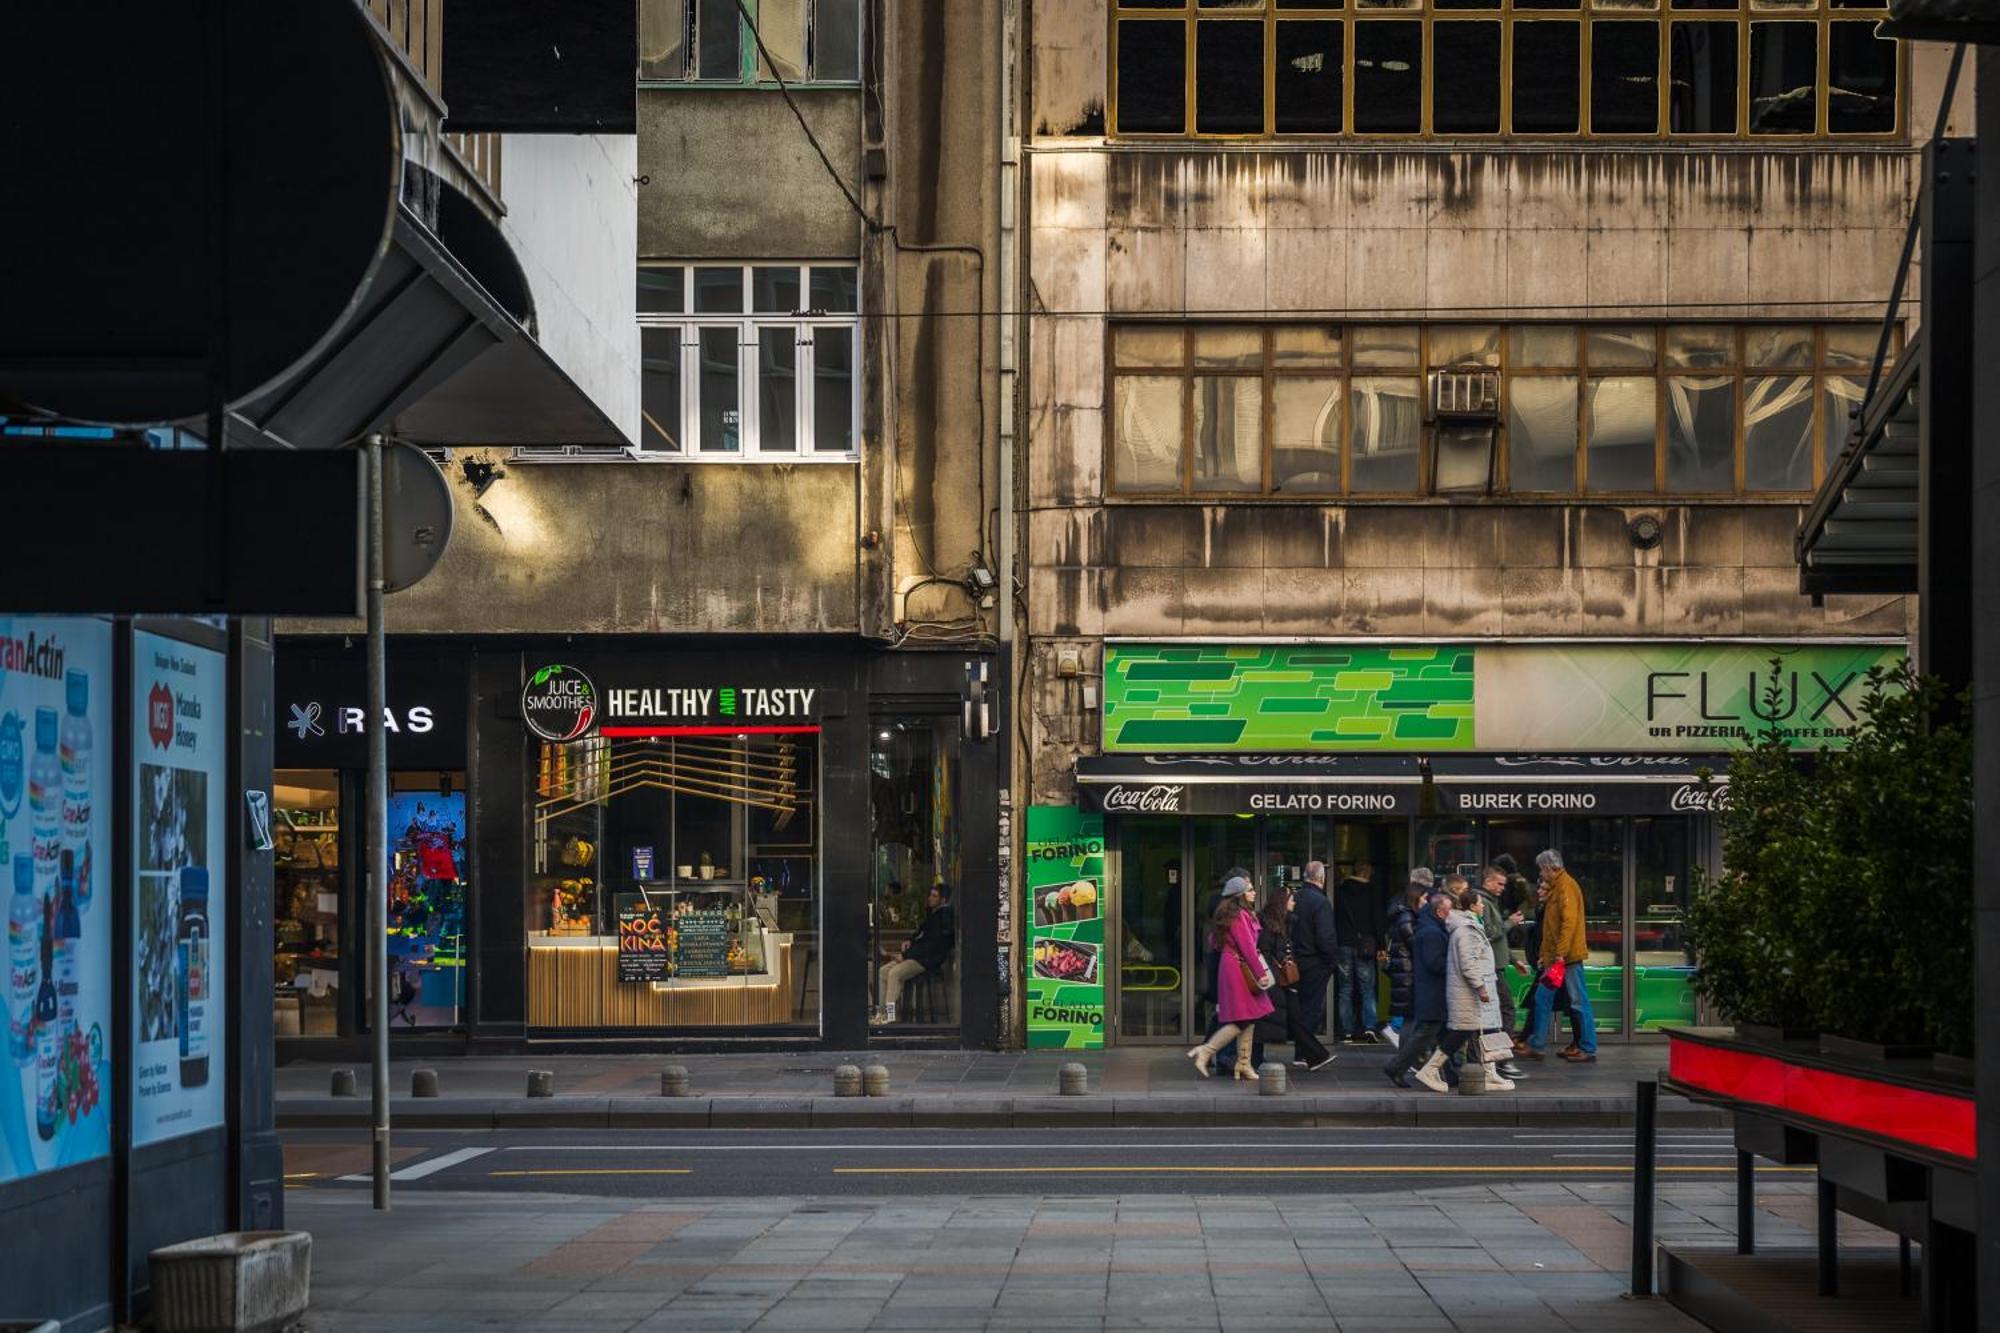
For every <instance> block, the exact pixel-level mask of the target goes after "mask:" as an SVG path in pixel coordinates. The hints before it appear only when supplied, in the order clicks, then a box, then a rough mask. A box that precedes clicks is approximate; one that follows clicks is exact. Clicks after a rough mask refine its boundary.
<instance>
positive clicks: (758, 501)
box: [279, 463, 856, 634]
mask: <svg viewBox="0 0 2000 1333" xmlns="http://www.w3.org/2000/svg"><path fill="white" fill-rule="evenodd" d="M505 472H506V475H505V476H503V477H501V478H499V479H498V480H496V481H494V483H493V484H492V485H491V486H490V487H489V488H488V489H487V491H486V493H485V494H484V495H481V496H477V497H475V496H474V494H473V490H472V487H471V486H470V485H469V484H468V483H466V482H465V480H464V479H463V477H462V475H460V473H459V470H458V469H457V468H455V467H454V468H453V469H451V475H452V483H453V484H452V493H453V497H454V501H455V504H456V516H455V522H456V529H455V531H454V533H453V536H452V542H451V547H450V549H449V550H448V551H446V553H445V558H444V560H443V561H442V562H441V563H440V564H439V566H438V568H437V569H436V570H435V571H433V572H432V574H431V576H430V577H429V578H427V579H425V580H424V581H423V582H422V583H419V584H418V585H417V586H416V587H414V588H411V589H409V590H408V591H407V592H400V593H395V594H393V595H391V596H390V597H389V598H388V599H387V607H386V609H387V614H388V625H389V630H390V632H391V633H395V634H509V633H549V634H556V633H561V634H572V633H573V634H611V633H658V634H695V633H700V634H777V633H795V634H796V633H830V632H843V631H845V632H851V631H853V629H854V628H855V569H856V564H855V549H854V517H853V516H854V508H855V470H854V469H853V468H852V467H846V466H836V465H810V464H809V465H803V466H791V467H786V466H778V465H773V466H757V465H735V464H711V465H707V466H703V465H686V464H674V463H587V464H575V463H572V464H564V463H552V464H523V463H512V464H506V465H505ZM360 628H361V626H360V624H359V622H356V621H286V622H283V623H282V624H281V625H280V626H279V629H280V632H281V633H313V632H323V631H336V632H338V631H358V630H359V629H360Z"/></svg>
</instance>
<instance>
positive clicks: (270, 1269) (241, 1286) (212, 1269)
mask: <svg viewBox="0 0 2000 1333" xmlns="http://www.w3.org/2000/svg"><path fill="white" fill-rule="evenodd" d="M151 1261H152V1274H153V1327H154V1328H156V1329H158V1330H159V1333H279V1330H281V1329H285V1328H289V1327H291V1326H292V1325H293V1324H296V1323H298V1322H299V1321H300V1320H301V1319H303V1318H305V1313H306V1302H307V1300H308V1298H309V1297H310V1295H311V1282H310V1279H311V1277H312V1236H311V1235H310V1234H308V1233H307V1232H304V1231H230V1232H225V1233H223V1234H222V1235H219V1236H204V1237H202V1238H201V1239H200V1240H190V1241H183V1242H182V1243H181V1244H179V1245H168V1246H165V1247H163V1248H161V1249H157V1250H154V1251H153V1253H152V1255H151Z"/></svg>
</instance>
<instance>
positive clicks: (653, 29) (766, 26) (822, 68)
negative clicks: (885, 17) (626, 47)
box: [639, 0, 861, 85]
mask: <svg viewBox="0 0 2000 1333" xmlns="http://www.w3.org/2000/svg"><path fill="white" fill-rule="evenodd" d="M744 9H747V11H748V13H749V16H750V22H746V21H745V18H744ZM744 9H739V8H738V7H737V3H736V0H639V81H640V82H641V83H689V82H694V83H708V84H760V83H769V84H775V83H777V82H778V81H779V80H780V79H782V80H783V81H784V82H785V83H786V84H787V85H790V84H795V83H822V84H825V83H833V84H840V83H856V82H859V81H860V78H861V0H749V2H748V4H747V5H746V6H745V7H744ZM750 23H754V24H755V29H754V32H753V30H752V28H751V26H750ZM758 37H761V38H763V44H764V50H763V51H759V50H758V48H757V38H758ZM765 52H768V53H769V54H768V57H767V56H766V54H765Z"/></svg>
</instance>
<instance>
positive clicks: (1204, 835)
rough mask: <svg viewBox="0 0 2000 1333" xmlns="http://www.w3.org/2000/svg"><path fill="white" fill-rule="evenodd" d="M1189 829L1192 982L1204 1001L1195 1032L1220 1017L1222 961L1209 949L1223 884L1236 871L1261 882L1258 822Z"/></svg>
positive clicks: (1204, 822) (1221, 820) (1231, 819)
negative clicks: (1217, 1008) (1217, 1011)
mask: <svg viewBox="0 0 2000 1333" xmlns="http://www.w3.org/2000/svg"><path fill="white" fill-rule="evenodd" d="M1187 825H1188V865H1189V867H1190V878H1189V880H1188V884H1187V894H1186V897H1187V903H1188V906H1187V911H1188V922H1187V931H1188V938H1189V949H1188V954H1189V957H1190V959H1191V960H1192V962H1193V964H1194V968H1193V971H1192V974H1191V975H1190V977H1189V982H1190V985H1191V988H1192V990H1193V991H1194V994H1195V995H1196V996H1197V997H1198V999H1197V1002H1196V1004H1195V1006H1194V1017H1193V1023H1192V1027H1193V1031H1194V1032H1195V1033H1196V1034H1200V1033H1205V1032H1206V1031H1207V1030H1208V1022H1209V1018H1210V1016H1211V1015H1212V1014H1214V1012H1215V966H1216V962H1217V955H1216V952H1215V950H1214V948H1212V947H1211V946H1210V944H1209V926H1210V923H1211V922H1212V921H1213V920H1214V918H1215V904H1216V900H1217V897H1218V895H1219V894H1220V893H1221V892H1222V881H1223V880H1224V879H1225V878H1227V877H1228V875H1229V872H1230V871H1232V870H1236V871H1243V872H1245V873H1247V874H1249V875H1250V876H1251V882H1252V883H1255V882H1256V879H1255V877H1256V872H1257V821H1256V820H1255V819H1253V818H1247V817H1246V818H1238V817H1237V816H1235V815H1217V816H1204V817H1201V818H1196V819H1190V820H1188V821H1187Z"/></svg>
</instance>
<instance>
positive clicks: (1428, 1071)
mask: <svg viewBox="0 0 2000 1333" xmlns="http://www.w3.org/2000/svg"><path fill="white" fill-rule="evenodd" d="M1416 1079H1417V1082H1419V1083H1421V1084H1423V1085H1424V1086H1425V1087H1427V1088H1429V1089H1430V1090H1431V1091H1432V1092H1450V1091H1451V1087H1450V1085H1449V1084H1447V1083H1446V1082H1445V1081H1444V1075H1443V1074H1442V1073H1440V1072H1439V1069H1438V1066H1436V1065H1434V1064H1426V1065H1425V1066H1424V1067H1423V1068H1422V1069H1419V1070H1418V1071H1417V1073H1416Z"/></svg>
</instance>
